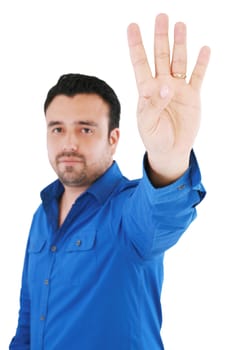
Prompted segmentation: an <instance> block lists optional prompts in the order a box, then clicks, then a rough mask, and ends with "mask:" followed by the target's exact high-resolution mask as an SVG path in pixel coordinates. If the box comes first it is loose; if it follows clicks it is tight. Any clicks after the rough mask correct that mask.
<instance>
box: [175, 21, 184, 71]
mask: <svg viewBox="0 0 233 350" xmlns="http://www.w3.org/2000/svg"><path fill="white" fill-rule="evenodd" d="M186 70H187V45H186V26H185V24H184V23H182V22H178V23H176V24H175V28H174V46H173V53H172V63H171V73H182V74H184V75H185V74H186Z"/></svg>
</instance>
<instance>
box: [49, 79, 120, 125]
mask: <svg viewBox="0 0 233 350" xmlns="http://www.w3.org/2000/svg"><path fill="white" fill-rule="evenodd" d="M82 93H83V94H84V93H85V94H97V95H99V96H100V97H102V99H103V100H104V101H105V102H106V103H107V104H108V105H109V109H110V113H109V132H110V131H111V130H113V129H115V128H118V127H119V124H120V113H121V105H120V102H119V100H118V97H117V95H116V93H115V92H114V90H113V89H112V88H111V87H110V86H109V85H108V84H107V83H106V82H105V81H103V80H101V79H99V78H97V77H95V76H89V75H84V74H78V73H77V74H74V73H70V74H64V75H62V76H61V77H60V78H59V79H58V82H57V83H56V85H54V86H53V87H52V88H51V89H50V90H49V91H48V94H47V97H46V99H45V102H44V112H45V113H46V111H47V108H48V106H49V104H50V103H51V102H52V100H53V99H54V98H55V97H56V96H58V95H65V96H70V97H72V96H75V95H77V94H82Z"/></svg>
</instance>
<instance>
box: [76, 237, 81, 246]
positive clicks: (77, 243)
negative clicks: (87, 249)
mask: <svg viewBox="0 0 233 350" xmlns="http://www.w3.org/2000/svg"><path fill="white" fill-rule="evenodd" d="M81 244H82V241H81V240H80V239H78V240H77V242H76V245H77V246H78V247H80V245H81Z"/></svg>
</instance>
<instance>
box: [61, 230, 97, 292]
mask: <svg viewBox="0 0 233 350" xmlns="http://www.w3.org/2000/svg"><path fill="white" fill-rule="evenodd" d="M58 265H60V268H59V270H60V272H59V273H60V274H61V275H60V276H62V279H63V281H65V282H66V283H68V284H73V285H82V286H83V287H86V286H89V287H90V286H91V285H93V284H95V282H96V280H97V279H98V271H97V252H96V230H93V229H91V230H82V231H80V232H78V233H76V234H74V235H72V237H71V238H69V240H68V241H67V243H66V246H65V251H63V253H62V255H61V260H60V262H59V263H58Z"/></svg>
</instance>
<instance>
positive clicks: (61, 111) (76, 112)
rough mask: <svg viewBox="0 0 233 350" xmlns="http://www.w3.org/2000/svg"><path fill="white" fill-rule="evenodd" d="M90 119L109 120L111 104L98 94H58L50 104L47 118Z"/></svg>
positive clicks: (64, 119)
mask: <svg viewBox="0 0 233 350" xmlns="http://www.w3.org/2000/svg"><path fill="white" fill-rule="evenodd" d="M53 118H56V119H60V118H61V119H62V120H63V121H64V122H65V121H66V120H67V121H68V120H69V119H80V118H81V119H83V118H85V119H88V120H93V121H98V122H101V121H102V122H105V121H106V120H107V121H108V120H109V105H108V104H107V102H105V101H104V100H103V99H102V98H101V97H100V96H99V95H97V94H77V95H75V96H72V97H70V96H65V95H58V96H56V97H55V98H54V99H53V100H52V102H51V103H50V104H49V106H48V108H47V111H46V119H53Z"/></svg>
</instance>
